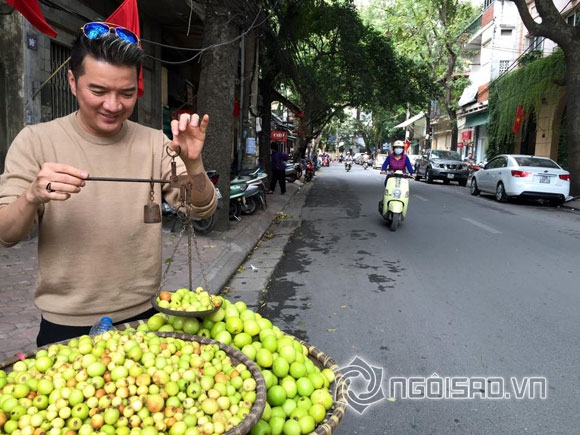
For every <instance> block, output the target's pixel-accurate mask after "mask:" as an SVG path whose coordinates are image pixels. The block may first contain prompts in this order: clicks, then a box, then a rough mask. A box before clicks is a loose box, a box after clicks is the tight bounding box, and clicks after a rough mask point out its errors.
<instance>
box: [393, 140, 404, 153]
mask: <svg viewBox="0 0 580 435" xmlns="http://www.w3.org/2000/svg"><path fill="white" fill-rule="evenodd" d="M404 150H405V142H403V141H402V140H396V141H395V143H394V144H393V152H394V153H395V154H403V151H404Z"/></svg>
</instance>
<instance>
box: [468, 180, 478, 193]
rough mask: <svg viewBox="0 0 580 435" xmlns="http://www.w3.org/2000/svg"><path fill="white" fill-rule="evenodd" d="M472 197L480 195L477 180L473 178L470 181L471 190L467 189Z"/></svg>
mask: <svg viewBox="0 0 580 435" xmlns="http://www.w3.org/2000/svg"><path fill="white" fill-rule="evenodd" d="M469 191H470V192H471V194H472V195H473V196H477V195H479V194H480V190H479V189H478V188H477V180H476V179H475V178H472V179H471V188H470V189H469Z"/></svg>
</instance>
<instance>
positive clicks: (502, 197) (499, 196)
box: [495, 181, 508, 202]
mask: <svg viewBox="0 0 580 435" xmlns="http://www.w3.org/2000/svg"><path fill="white" fill-rule="evenodd" d="M495 199H496V200H497V201H498V202H508V197H507V194H506V193H505V188H504V187H503V183H502V182H501V181H500V182H499V183H497V188H496V189H495Z"/></svg>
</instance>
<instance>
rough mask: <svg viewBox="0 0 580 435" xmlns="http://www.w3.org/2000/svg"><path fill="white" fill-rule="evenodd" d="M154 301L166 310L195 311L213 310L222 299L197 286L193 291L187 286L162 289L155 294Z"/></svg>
mask: <svg viewBox="0 0 580 435" xmlns="http://www.w3.org/2000/svg"><path fill="white" fill-rule="evenodd" d="M156 302H157V305H159V307H161V308H164V309H166V310H172V311H184V312H192V313H197V312H203V311H211V310H214V309H215V308H217V307H219V306H220V304H221V302H222V300H221V299H220V298H217V297H213V296H212V295H210V294H209V293H208V292H207V291H205V290H204V289H203V288H201V287H197V288H196V289H195V291H190V290H189V289H187V288H180V289H179V290H176V291H174V292H169V291H167V290H163V291H161V292H159V294H158V295H157V298H156Z"/></svg>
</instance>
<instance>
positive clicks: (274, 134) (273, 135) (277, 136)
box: [270, 130, 288, 142]
mask: <svg viewBox="0 0 580 435" xmlns="http://www.w3.org/2000/svg"><path fill="white" fill-rule="evenodd" d="M270 140H273V141H275V142H286V141H287V140H288V133H286V132H285V131H278V130H274V131H271V132H270Z"/></svg>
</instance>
